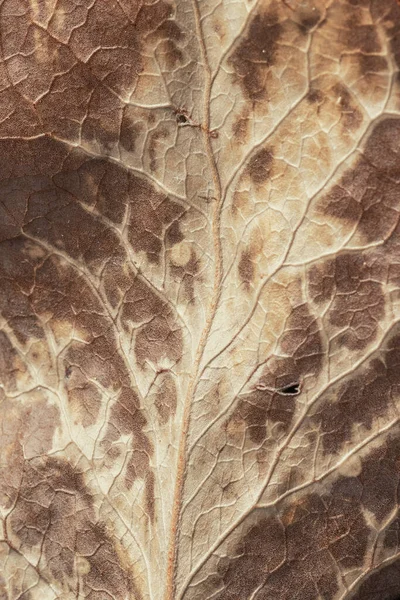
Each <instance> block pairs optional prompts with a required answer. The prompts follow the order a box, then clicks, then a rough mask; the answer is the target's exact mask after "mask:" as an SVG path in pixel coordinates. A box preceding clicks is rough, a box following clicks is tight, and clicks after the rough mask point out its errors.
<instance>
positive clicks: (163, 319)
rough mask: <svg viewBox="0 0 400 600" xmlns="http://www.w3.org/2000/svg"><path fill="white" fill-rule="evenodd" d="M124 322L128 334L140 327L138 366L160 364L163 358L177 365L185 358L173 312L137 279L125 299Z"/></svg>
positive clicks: (137, 338)
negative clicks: (131, 325)
mask: <svg viewBox="0 0 400 600" xmlns="http://www.w3.org/2000/svg"><path fill="white" fill-rule="evenodd" d="M121 321H122V323H123V326H124V328H125V330H126V331H129V330H130V323H132V322H133V323H134V324H135V323H138V324H139V325H138V331H137V333H136V339H135V354H136V358H137V361H138V364H139V365H141V366H144V364H145V363H146V361H147V360H151V361H152V362H153V363H155V364H157V363H158V361H159V360H160V359H161V358H165V357H168V358H170V359H171V360H173V361H178V360H180V358H181V356H182V331H181V329H180V327H179V326H178V324H177V321H176V317H175V314H174V312H173V310H172V308H171V307H170V306H169V305H168V304H167V303H166V302H164V301H163V300H162V299H161V298H159V297H158V296H157V295H156V294H155V293H154V292H153V291H152V290H151V288H150V287H149V286H148V285H146V284H145V283H144V282H143V281H141V280H140V279H135V282H134V285H132V286H131V288H130V290H129V291H128V292H127V294H126V297H125V302H124V304H123V307H122V311H121Z"/></svg>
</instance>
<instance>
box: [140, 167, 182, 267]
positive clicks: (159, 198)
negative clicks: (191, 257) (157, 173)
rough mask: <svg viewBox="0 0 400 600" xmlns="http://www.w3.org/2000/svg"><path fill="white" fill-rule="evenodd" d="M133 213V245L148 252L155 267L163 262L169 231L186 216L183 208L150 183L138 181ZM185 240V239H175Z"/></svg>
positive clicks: (176, 237)
mask: <svg viewBox="0 0 400 600" xmlns="http://www.w3.org/2000/svg"><path fill="white" fill-rule="evenodd" d="M131 190H132V194H133V202H132V210H131V219H130V224H129V225H130V226H129V242H130V244H131V245H132V247H133V249H134V250H135V251H136V252H138V251H144V252H146V254H147V258H148V259H149V260H150V261H152V262H155V263H158V262H159V260H160V254H161V252H162V248H163V238H164V235H165V233H164V232H165V231H166V229H167V227H168V226H169V225H171V224H172V223H173V222H175V223H176V225H175V227H179V225H178V221H177V219H179V217H181V216H182V215H183V214H184V213H185V209H183V208H182V207H181V206H180V205H178V204H176V203H175V202H172V201H171V200H169V198H168V197H167V196H164V195H162V194H160V193H159V192H157V191H156V190H155V189H154V188H153V186H151V185H150V184H149V183H148V182H147V181H145V180H144V179H143V180H140V179H139V178H135V180H133V181H132V187H131ZM175 239H176V240H178V241H181V240H182V236H181V237H179V236H177V235H175Z"/></svg>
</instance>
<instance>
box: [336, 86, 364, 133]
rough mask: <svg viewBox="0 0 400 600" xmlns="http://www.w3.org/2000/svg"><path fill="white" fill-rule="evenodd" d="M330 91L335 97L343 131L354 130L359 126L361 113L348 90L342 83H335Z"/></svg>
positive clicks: (361, 118) (361, 119)
mask: <svg viewBox="0 0 400 600" xmlns="http://www.w3.org/2000/svg"><path fill="white" fill-rule="evenodd" d="M332 93H333V96H334V98H337V105H338V106H339V111H340V115H341V123H342V127H343V129H344V130H345V131H355V130H356V129H358V128H359V127H360V125H361V123H362V121H363V115H362V112H361V111H360V109H359V108H358V107H357V105H356V103H355V101H354V100H353V98H352V96H351V94H350V92H349V91H348V89H347V88H346V87H345V86H344V85H342V84H341V83H337V84H335V85H334V86H333V88H332Z"/></svg>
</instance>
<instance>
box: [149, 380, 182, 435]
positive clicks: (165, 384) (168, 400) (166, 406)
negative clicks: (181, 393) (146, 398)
mask: <svg viewBox="0 0 400 600" xmlns="http://www.w3.org/2000/svg"><path fill="white" fill-rule="evenodd" d="M177 397H178V395H177V390H176V384H175V380H174V378H173V377H172V375H171V374H169V373H165V374H164V375H163V374H162V379H161V382H160V383H159V384H158V389H157V393H156V399H155V402H154V404H155V407H156V409H157V412H158V415H159V418H160V423H161V425H165V423H167V422H168V420H169V419H170V418H171V416H173V415H174V414H175V412H176V406H177Z"/></svg>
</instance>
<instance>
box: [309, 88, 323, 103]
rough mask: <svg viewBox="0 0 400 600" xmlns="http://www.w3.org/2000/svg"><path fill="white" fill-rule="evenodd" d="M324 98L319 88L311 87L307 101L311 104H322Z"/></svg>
mask: <svg viewBox="0 0 400 600" xmlns="http://www.w3.org/2000/svg"><path fill="white" fill-rule="evenodd" d="M323 100H324V94H323V93H322V91H321V90H319V89H318V88H311V89H310V91H309V92H308V94H307V101H308V102H309V103H310V104H321V103H322V102H323Z"/></svg>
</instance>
